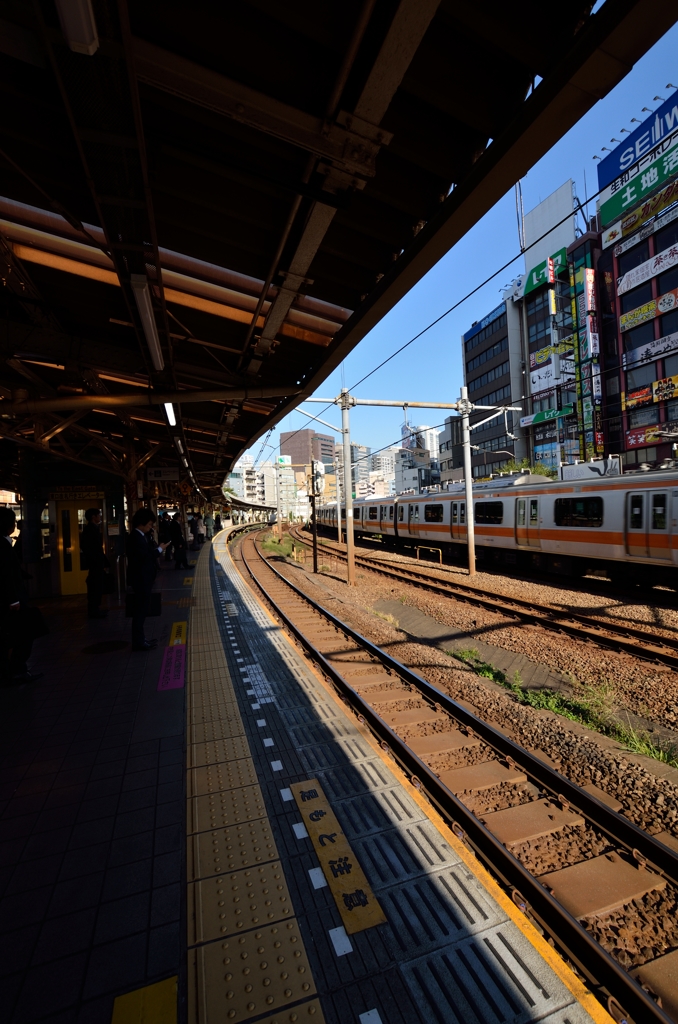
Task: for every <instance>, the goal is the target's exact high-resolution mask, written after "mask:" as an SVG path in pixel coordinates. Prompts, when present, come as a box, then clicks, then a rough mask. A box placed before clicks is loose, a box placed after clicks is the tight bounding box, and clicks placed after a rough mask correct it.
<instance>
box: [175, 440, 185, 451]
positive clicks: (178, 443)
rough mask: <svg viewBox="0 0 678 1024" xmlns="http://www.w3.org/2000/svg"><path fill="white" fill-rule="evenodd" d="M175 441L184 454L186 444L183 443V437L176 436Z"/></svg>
mask: <svg viewBox="0 0 678 1024" xmlns="http://www.w3.org/2000/svg"><path fill="white" fill-rule="evenodd" d="M174 443H175V445H176V446H177V448H178V449H179V454H180V455H183V454H184V446H183V444H182V443H181V438H180V437H175V438H174Z"/></svg>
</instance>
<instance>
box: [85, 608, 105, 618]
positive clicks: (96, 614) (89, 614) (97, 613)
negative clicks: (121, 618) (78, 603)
mask: <svg viewBox="0 0 678 1024" xmlns="http://www.w3.org/2000/svg"><path fill="white" fill-rule="evenodd" d="M107 615H108V612H107V611H106V610H105V609H104V608H97V610H96V611H95V612H87V618H88V619H105V618H106V616H107Z"/></svg>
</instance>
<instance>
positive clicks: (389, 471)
mask: <svg viewBox="0 0 678 1024" xmlns="http://www.w3.org/2000/svg"><path fill="white" fill-rule="evenodd" d="M399 451H400V448H396V447H393V448H384V449H383V451H380V452H375V454H374V455H373V456H372V458H371V459H370V470H371V472H373V473H383V474H384V476H387V477H390V476H393V478H394V479H395V459H396V455H397V454H398V452H399Z"/></svg>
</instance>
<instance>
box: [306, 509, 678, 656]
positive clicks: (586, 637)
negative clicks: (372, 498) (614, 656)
mask: <svg viewBox="0 0 678 1024" xmlns="http://www.w3.org/2000/svg"><path fill="white" fill-rule="evenodd" d="M290 535H291V536H292V538H293V539H294V540H295V541H297V543H299V544H303V545H305V546H306V547H310V546H311V542H310V540H309V539H308V538H307V537H305V536H303V534H302V533H301V531H300V530H299V529H298V528H296V527H293V528H292V529H291V530H290ZM323 550H324V551H329V552H331V554H332V555H333V556H334V557H336V558H339V559H340V561H346V554H345V552H343V551H342V550H341V548H339V547H338V545H335V544H329V545H328V544H327V543H326V542H324V543H323ZM356 565H357V566H360V568H361V569H366V570H368V571H369V572H375V573H378V574H379V575H381V576H386V577H388V578H389V579H392V580H396V581H399V582H404V583H409V584H410V585H413V586H417V587H421V588H422V589H424V590H428V591H430V592H431V593H434V594H437V595H439V596H441V597H450V598H454V600H456V601H463V602H466V603H467V604H472V605H475V606H476V607H479V608H484V609H486V610H487V611H491V612H496V613H498V614H500V615H504V616H507V617H510V618H513V619H517V620H519V621H521V622H526V623H530V624H533V625H538V626H541V627H543V628H544V629H548V630H550V631H552V632H557V633H565V634H567V635H568V636H572V637H575V638H576V639H578V640H583V641H586V642H589V643H595V644H598V645H599V646H600V647H606V648H609V649H610V650H616V651H623V652H624V653H625V654H630V655H632V656H633V657H634V658H641V659H643V660H645V661H653V662H659V663H661V664H663V665H668V666H669V667H670V668H673V669H678V640H672V639H671V638H668V637H656V636H653V635H652V634H651V633H650V632H649V631H648V630H644V629H636V628H635V627H634V626H625V625H624V626H622V625H617V624H616V623H608V622H605V623H603V622H601V620H599V619H596V618H594V617H593V616H588V615H581V614H579V613H577V612H570V613H568V614H567V615H563V614H562V612H559V611H557V610H556V609H551V608H543V607H540V606H538V605H537V604H535V603H533V602H531V601H525V600H522V599H521V598H517V597H503V596H502V595H498V594H495V593H493V592H492V591H489V590H483V589H482V588H481V587H477V586H475V585H470V584H465V583H457V582H456V581H455V582H452V581H449V582H448V581H447V580H441V579H440V578H438V577H436V576H432V575H431V574H430V573H427V572H426V570H425V569H419V568H414V566H412V567H410V566H403V565H397V566H396V565H392V564H390V563H386V562H382V561H379V560H378V559H375V558H370V557H365V556H362V555H356Z"/></svg>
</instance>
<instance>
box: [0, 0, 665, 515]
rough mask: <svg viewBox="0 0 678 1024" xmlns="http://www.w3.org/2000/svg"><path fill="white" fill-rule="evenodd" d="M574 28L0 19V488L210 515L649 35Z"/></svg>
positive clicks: (355, 12) (61, 13) (452, 1)
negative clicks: (166, 503) (274, 434)
mask: <svg viewBox="0 0 678 1024" xmlns="http://www.w3.org/2000/svg"><path fill="white" fill-rule="evenodd" d="M591 6H592V4H591V2H590V0H572V2H571V3H570V4H564V5H563V4H551V5H548V4H547V5H545V4H543V3H542V2H537V0H523V3H521V4H519V5H518V6H516V5H511V4H506V3H503V2H501V3H500V2H499V0H484V2H483V3H476V4H468V3H459V2H457V0H400V2H397V0H342V2H341V3H338V2H336V0H326V2H323V3H317V2H315V3H311V2H308V0H292V2H291V3H287V4H281V3H273V2H270V0H239V2H238V3H224V2H217V0H202V2H200V3H194V4H189V3H186V2H185V0H181V2H179V0H134V3H129V0H35V3H26V2H23V0H0V51H1V52H0V69H1V70H0V76H1V79H0V80H1V82H2V95H3V116H2V118H1V119H0V150H1V152H0V169H1V172H2V173H1V174H0V183H1V185H0V196H2V198H1V199H0V233H1V237H0V244H1V246H2V264H3V274H2V279H3V285H4V287H3V288H2V304H3V308H2V318H3V320H2V330H1V331H0V395H1V396H2V402H1V403H0V417H2V418H1V419H0V424H1V425H0V433H2V435H3V436H4V438H5V440H3V441H2V443H1V444H0V462H2V461H3V460H4V462H3V464H2V465H0V469H2V472H3V473H4V479H2V480H0V483H1V484H7V485H11V484H12V479H11V478H12V473H13V466H14V461H15V457H16V450H17V446H21V445H27V446H37V447H38V448H39V449H40V450H43V451H44V450H46V449H47V448H49V450H50V451H51V452H52V453H53V454H54V455H55V456H58V457H61V458H65V459H71V460H73V459H74V460H76V461H79V462H80V463H82V464H89V465H92V466H101V467H105V468H107V469H108V470H110V471H111V472H113V473H117V474H120V475H122V476H125V477H127V479H128V480H129V479H132V478H133V477H134V476H135V474H137V473H139V472H140V470H141V468H142V466H143V465H144V463H152V464H153V465H155V466H160V467H161V466H173V465H174V466H176V465H177V462H178V463H179V466H180V467H181V471H182V474H183V476H184V477H185V479H184V481H183V482H184V483H185V484H186V483H188V484H189V485H192V484H193V483H195V484H196V485H197V486H199V487H200V489H201V490H202V492H203V493H204V494H205V495H211V494H214V495H217V494H218V493H220V490H219V489H220V484H221V482H222V480H223V478H224V475H225V474H226V473H227V472H228V470H229V469H230V467H231V465H232V463H233V461H234V460H235V459H236V458H237V457H238V455H239V454H240V453H241V452H242V450H243V449H244V448H246V447H247V446H248V445H249V444H250V443H251V442H252V441H253V440H255V439H256V438H258V437H259V436H261V435H262V434H264V433H265V432H266V431H267V430H268V429H269V428H270V427H271V426H272V425H273V424H275V423H276V422H277V420H278V419H280V417H281V416H282V415H284V413H285V412H286V411H288V410H289V409H290V408H292V407H293V406H294V405H295V404H296V403H297V402H298V400H299V396H300V395H301V394H309V393H311V391H313V390H314V389H315V388H316V387H317V386H318V384H319V383H320V382H321V381H322V380H323V379H324V378H325V377H326V376H327V374H329V373H330V372H331V370H332V369H333V368H334V367H335V366H336V365H337V364H338V363H339V362H340V361H341V360H342V359H343V358H344V357H345V356H346V355H347V353H348V352H350V351H351V349H352V348H353V347H354V346H355V345H356V344H357V343H358V342H359V341H360V340H361V339H362V338H363V337H364V336H365V334H366V333H367V332H368V331H369V330H370V329H371V328H372V327H373V326H374V324H375V323H377V322H378V320H379V319H380V318H381V317H382V316H383V315H384V314H385V313H386V312H387V311H388V310H389V309H391V308H392V307H393V306H394V304H395V303H396V302H397V301H398V300H399V299H400V298H401V297H402V296H403V295H404V294H405V293H406V292H407V291H408V289H409V288H411V287H412V285H414V284H415V283H416V281H417V280H419V279H420V278H421V276H422V275H423V274H424V273H425V272H426V271H427V270H428V269H429V268H430V267H431V266H433V264H434V263H435V262H436V261H437V260H438V259H439V258H440V257H441V256H442V255H443V254H444V253H445V252H446V251H447V250H448V249H449V248H450V247H451V246H452V245H454V243H455V242H456V241H458V239H459V238H461V237H462V236H463V234H464V233H465V232H466V231H468V230H469V229H470V228H471V227H472V226H473V224H474V223H475V222H476V221H477V220H478V219H479V218H480V217H481V216H482V215H483V214H484V213H486V212H487V210H489V209H490V207H491V206H492V205H493V204H494V203H495V202H496V201H497V200H498V199H499V198H500V197H501V196H502V195H503V194H504V193H505V192H506V191H507V190H508V189H509V188H510V187H511V186H512V185H513V183H514V182H515V181H516V180H517V179H518V178H519V177H520V176H521V175H524V174H525V173H526V172H527V170H528V169H529V168H530V167H531V166H532V165H533V164H534V162H535V161H536V160H538V159H539V158H540V157H541V156H542V155H543V154H544V153H545V152H546V151H547V150H548V149H549V148H550V147H551V146H552V145H553V144H554V143H555V142H556V141H557V140H558V139H559V138H561V137H562V136H563V134H564V133H565V132H567V130H568V129H569V128H570V127H571V126H572V125H573V124H575V122H576V121H577V120H578V119H579V118H580V117H581V116H582V115H583V114H584V113H585V112H586V111H587V110H588V109H589V108H590V107H591V106H593V105H594V104H595V103H596V101H597V100H598V99H599V98H600V97H602V96H604V95H605V94H606V93H607V92H608V91H609V90H610V89H611V88H612V87H613V86H614V85H615V84H616V83H617V82H619V81H620V79H622V78H623V77H624V75H626V74H627V73H628V71H629V70H630V68H631V67H632V66H633V64H634V62H635V61H636V60H637V59H638V58H639V57H640V56H642V54H643V53H645V52H646V51H647V50H648V48H649V47H650V46H652V44H653V43H654V42H655V41H656V40H657V39H658V38H659V37H660V36H661V35H662V34H663V33H664V32H665V31H666V30H667V29H668V28H669V27H670V26H671V24H672V23H673V21H674V20H675V16H676V8H675V3H674V2H673V0H606V2H605V3H604V4H603V6H602V8H601V9H600V10H599V12H598V13H596V14H595V15H590V14H589V12H590V9H591ZM479 271H480V268H479ZM168 416H169V419H168ZM172 420H174V421H175V423H172Z"/></svg>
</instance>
